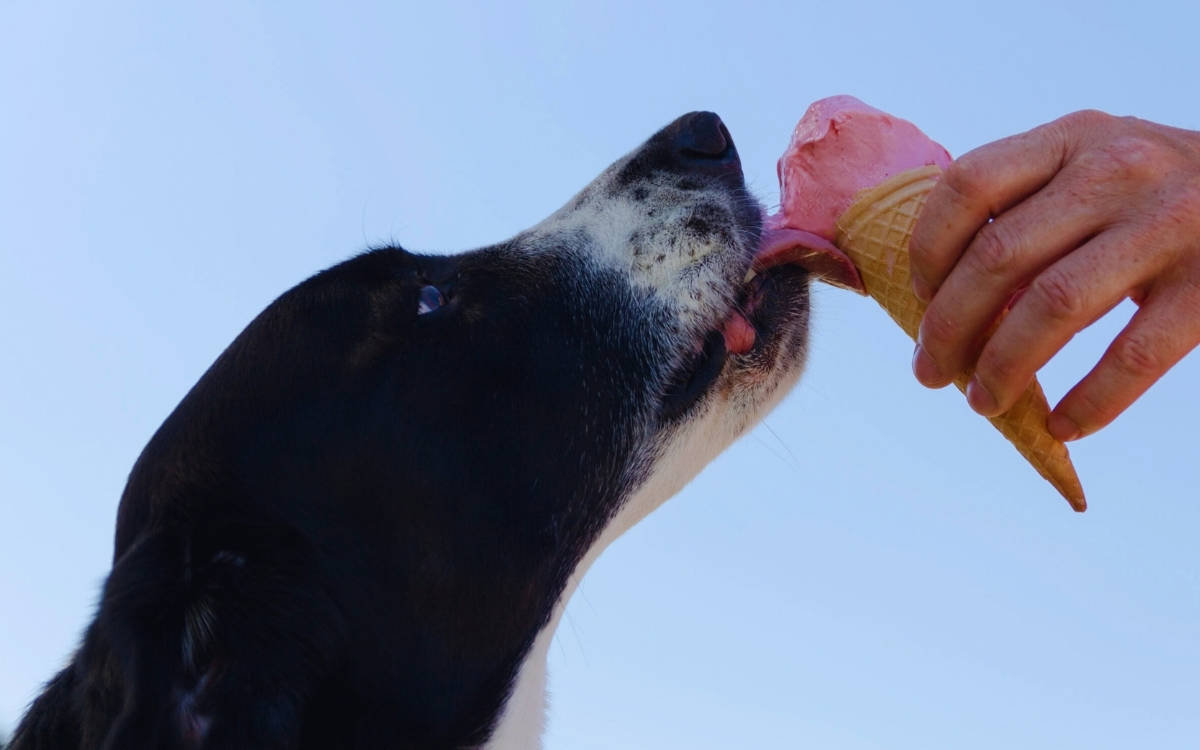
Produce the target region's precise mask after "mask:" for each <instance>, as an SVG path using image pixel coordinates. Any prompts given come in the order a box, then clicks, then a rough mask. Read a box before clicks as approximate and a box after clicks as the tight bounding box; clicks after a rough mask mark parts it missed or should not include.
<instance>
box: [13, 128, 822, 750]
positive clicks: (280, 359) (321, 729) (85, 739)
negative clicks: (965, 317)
mask: <svg viewBox="0 0 1200 750" xmlns="http://www.w3.org/2000/svg"><path fill="white" fill-rule="evenodd" d="M718 123H719V121H718ZM672 127H675V128H676V130H674V131H671V130H670V129H668V130H666V131H663V132H664V133H665V134H666V135H663V134H660V135H659V136H656V139H657V140H654V139H652V140H651V141H650V142H649V143H648V144H647V146H645V147H644V148H643V149H642V150H641V151H639V152H635V157H634V158H633V159H631V160H630V161H629V162H628V163H626V164H625V166H624V167H623V168H622V169H621V171H620V173H619V175H618V182H619V183H620V184H622V185H626V186H636V185H637V183H638V181H639V180H638V175H639V174H641V175H642V177H646V176H647V175H649V174H651V173H654V172H658V171H662V170H671V171H675V172H678V173H681V174H695V175H698V176H697V177H696V179H698V180H701V181H702V182H704V181H708V182H711V178H712V176H713V174H716V173H718V172H720V176H721V179H722V180H725V181H726V182H727V183H728V185H729V186H728V189H729V190H740V191H743V193H739V194H738V198H739V200H743V201H744V202H745V203H746V204H747V205H752V201H751V200H750V199H749V198H748V196H745V195H744V188H743V187H742V185H741V174H740V167H738V168H737V174H736V179H735V178H734V177H730V176H728V175H727V174H726V173H728V172H730V169H729V168H728V165H726V166H724V167H720V168H719V169H718V167H715V166H713V164H709V163H701V164H700V166H699V167H697V165H696V163H695V162H696V161H697V160H700V161H701V162H704V161H705V160H707V161H709V162H713V163H716V162H719V161H721V160H725V162H728V161H729V159H730V153H731V152H732V142H731V141H730V142H729V144H728V146H727V147H725V146H722V147H720V148H717V147H715V146H713V145H711V143H699V144H698V145H697V144H689V146H688V148H691V153H690V154H688V153H685V156H686V157H687V158H688V159H690V160H691V161H690V162H689V163H687V164H681V163H679V160H678V159H675V160H674V161H672V158H673V154H674V155H675V156H677V155H678V153H677V152H678V148H679V141H680V136H679V132H680V131H679V128H678V124H676V125H673V126H672ZM721 127H722V129H723V126H721ZM685 134H686V133H685ZM724 136H725V137H726V138H727V137H728V133H727V132H725V133H724ZM670 149H675V151H672V152H671V153H663V152H664V150H670ZM705 149H707V151H706V150H705ZM708 152H711V153H708ZM732 153H733V155H732V159H733V160H734V161H736V153H735V152H732ZM721 170H724V171H721ZM705 184H707V182H706V183H705ZM628 189H629V190H630V191H635V190H636V191H638V194H637V197H636V199H637V200H638V201H645V200H646V199H647V196H646V191H645V190H643V189H642V188H640V187H628ZM740 221H741V223H742V226H741V227H739V230H740V231H747V232H754V233H756V232H757V231H758V225H757V208H756V207H755V208H751V209H747V210H746V212H745V215H744V216H742V217H741V218H740ZM708 223H709V219H708V214H707V213H706V214H704V216H703V217H701V216H697V218H696V220H695V223H694V224H693V225H691V226H689V228H688V231H689V232H707V231H710V230H711V231H718V229H719V230H720V231H726V229H723V228H720V227H717V228H711V227H708V226H707V224H708ZM718 223H719V222H718ZM587 244H588V241H587V239H586V238H580V237H567V238H560V240H559V242H558V243H551V244H550V245H547V244H545V242H544V240H543V241H542V242H541V244H539V246H537V247H528V246H525V245H524V244H522V241H521V240H520V238H518V239H517V240H514V241H513V242H510V243H505V244H502V245H498V246H495V247H491V248H485V249H483V250H478V251H475V252H471V253H467V254H463V255H459V256H453V257H439V256H423V255H414V254H410V253H408V252H406V251H404V250H402V249H399V248H384V249H379V250H375V251H372V252H369V253H366V254H364V255H361V256H359V257H356V258H354V259H352V260H349V261H347V262H344V263H342V264H340V265H338V266H335V267H333V268H331V269H329V270H327V271H324V272H322V273H320V274H318V275H316V276H314V277H313V278H311V279H309V280H307V281H305V282H304V283H302V284H300V285H298V286H297V287H295V288H294V289H292V290H291V291H289V292H287V293H286V294H284V295H283V296H281V297H280V298H279V299H278V300H276V301H275V302H274V303H273V304H271V305H270V306H269V307H268V308H267V309H266V310H265V311H264V312H263V313H262V314H261V315H259V317H258V318H257V319H256V320H254V321H253V322H252V323H251V324H250V325H249V326H248V327H247V328H246V330H245V331H244V332H243V333H242V334H241V335H240V336H238V338H237V339H236V340H235V341H234V342H233V343H232V344H231V345H230V347H229V348H228V349H227V350H226V351H225V352H224V353H223V354H222V355H221V356H220V357H219V358H218V359H217V361H216V362H215V363H214V364H213V365H212V367H211V368H210V369H209V370H208V372H207V373H205V374H204V376H203V377H202V378H201V379H200V381H199V382H198V383H197V384H196V385H195V387H194V388H193V389H192V390H191V392H190V393H188V395H187V396H186V397H185V398H184V399H183V401H182V402H181V403H180V404H179V406H178V407H177V408H176V409H175V411H174V412H173V413H172V414H171V415H170V416H169V417H168V418H167V420H166V421H165V422H164V423H163V425H162V426H161V427H160V428H159V430H158V431H157V433H156V434H155V435H154V436H153V438H152V439H151V440H150V442H149V444H148V445H147V446H146V448H145V450H144V451H143V453H142V455H141V457H140V458H139V459H138V461H137V463H136V465H135V466H134V468H133V471H132V473H131V475H130V478H129V482H128V485H127V486H126V489H125V492H124V494H123V496H122V498H121V505H120V510H119V514H118V522H117V530H116V541H115V550H114V561H113V568H112V572H111V574H110V575H109V577H108V579H107V582H106V584H105V586H104V591H103V595H102V598H101V603H100V605H99V609H98V612H97V614H96V618H95V620H94V621H93V623H92V624H91V626H90V627H89V628H88V630H87V632H86V634H85V637H84V639H83V643H82V646H81V647H80V649H79V651H78V652H77V654H76V655H75V658H74V659H73V661H72V662H71V664H70V666H68V667H67V668H66V669H64V670H63V671H62V672H61V673H60V674H59V675H58V676H56V677H55V678H54V679H53V680H52V681H51V682H50V683H49V684H48V685H47V687H46V689H45V691H44V693H43V694H42V695H41V697H39V698H38V699H37V701H36V702H35V703H34V704H33V706H32V707H31V709H30V711H29V713H28V714H27V716H26V717H25V718H24V720H23V722H22V723H21V725H20V726H19V728H18V729H17V732H16V735H15V736H14V738H13V745H12V747H11V748H10V750H48V749H51V748H53V749H60V750H76V749H80V750H83V749H87V750H91V749H92V748H100V749H102V750H126V749H127V748H138V749H139V750H141V749H144V750H155V749H161V750H167V749H176V748H195V749H199V748H257V749H259V750H270V749H275V748H278V749H280V750H282V749H284V748H322V749H328V748H383V747H387V748H455V747H470V746H473V745H477V744H479V743H481V742H483V741H485V740H486V739H487V738H488V736H489V734H490V732H491V730H492V727H493V725H494V723H495V721H496V719H497V716H498V714H499V712H500V711H501V709H502V702H503V701H504V699H505V697H506V696H507V694H508V691H509V687H510V684H511V682H512V680H513V679H514V675H515V673H516V670H517V668H518V666H519V664H520V662H521V660H522V658H523V657H524V655H525V654H526V653H527V651H528V650H529V647H530V644H531V642H532V640H533V638H534V636H535V635H536V634H537V632H538V631H539V629H541V627H542V626H543V625H545V623H546V622H547V620H548V618H549V617H550V613H551V608H552V607H553V605H554V603H555V601H556V600H557V599H558V596H559V594H560V593H561V592H562V590H563V587H564V585H565V583H566V580H567V577H568V576H569V575H570V573H571V571H572V570H573V569H574V567H575V565H576V564H577V563H578V561H579V559H580V557H581V556H582V555H583V553H584V551H585V550H586V549H587V548H588V546H589V545H590V544H591V543H592V542H593V541H594V539H595V538H596V536H597V534H598V533H599V532H600V530H601V529H602V528H603V527H604V525H605V523H606V522H607V521H608V520H609V519H610V517H611V516H612V515H613V514H614V513H615V512H616V510H617V509H618V504H619V502H620V501H621V499H622V498H624V497H625V496H626V495H627V494H628V491H629V489H630V488H631V487H633V486H635V485H637V484H638V483H639V482H640V481H641V480H642V479H643V478H644V474H645V472H646V470H647V466H648V463H649V461H650V460H651V459H652V458H653V457H652V456H647V455H646V453H645V450H644V448H645V446H646V445H647V444H649V438H650V437H651V436H652V435H653V434H655V432H656V431H658V430H660V429H661V428H662V425H663V424H664V423H666V422H668V421H670V420H675V419H678V418H679V416H680V415H681V414H683V413H685V412H686V410H687V409H688V408H689V406H690V405H691V404H692V403H694V401H695V400H696V399H698V398H700V396H701V395H702V392H703V390H704V388H705V387H707V385H708V384H709V383H711V382H712V379H713V378H715V377H716V373H718V372H719V371H720V369H721V364H722V362H723V356H724V353H723V349H722V348H721V344H720V341H719V337H718V340H716V341H714V340H713V339H712V337H711V335H710V336H709V344H708V346H707V347H705V348H704V349H703V351H702V355H703V356H701V357H700V360H701V361H699V362H697V361H696V360H695V357H696V355H695V354H694V352H693V351H692V349H697V350H699V342H696V345H695V346H694V347H693V346H684V347H681V346H680V345H679V342H678V338H679V335H680V333H679V323H678V320H677V317H676V315H675V314H674V312H673V311H672V310H671V309H669V307H668V306H667V305H665V304H664V303H663V301H662V298H661V297H659V296H656V295H655V294H654V293H653V290H648V289H644V288H639V287H638V286H637V285H636V284H631V283H630V280H629V278H628V276H627V275H626V274H624V273H621V272H619V271H616V270H613V269H612V268H608V267H605V266H603V265H601V264H596V263H594V262H592V260H591V258H590V257H589V253H588V246H587ZM745 261H746V262H747V263H748V258H746V259H745ZM744 270H745V265H744V264H743V265H742V267H741V268H740V270H738V271H736V272H737V273H744ZM731 273H732V271H731ZM795 283H796V287H797V291H796V295H800V294H802V292H803V289H802V287H804V288H806V287H805V286H804V285H805V284H806V278H804V277H803V275H802V274H801V275H800V276H799V277H797V280H796V282H795ZM430 285H432V286H434V287H436V288H437V289H438V290H439V291H440V292H441V294H442V297H443V299H444V300H445V304H444V305H443V306H441V307H440V308H437V309H436V310H433V311H432V312H429V313H427V314H421V315H418V295H419V293H420V290H421V289H422V288H423V287H425V286H430ZM689 363H690V364H689ZM680 367H683V368H684V369H683V370H682V371H681V370H680V369H679V368H680ZM688 367H692V368H693V369H692V370H688V369H687V368H688ZM705 368H707V369H705ZM697 378H701V379H702V380H701V381H698V380H697ZM698 382H699V385H698V386H697V383H698ZM681 383H682V385H680V384H681Z"/></svg>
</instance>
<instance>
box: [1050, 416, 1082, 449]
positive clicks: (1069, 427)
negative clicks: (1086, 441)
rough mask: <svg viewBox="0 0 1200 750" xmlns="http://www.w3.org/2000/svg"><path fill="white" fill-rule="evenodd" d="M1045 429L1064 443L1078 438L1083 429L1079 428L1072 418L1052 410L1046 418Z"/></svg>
mask: <svg viewBox="0 0 1200 750" xmlns="http://www.w3.org/2000/svg"><path fill="white" fill-rule="evenodd" d="M1046 429H1047V430H1049V431H1050V434H1051V435H1053V436H1054V437H1055V438H1056V439H1058V440H1061V441H1063V442H1064V443H1066V442H1069V441H1071V440H1078V439H1079V438H1080V437H1081V436H1082V435H1083V430H1081V429H1079V425H1077V424H1075V422H1074V420H1072V419H1071V418H1070V417H1065V416H1063V415H1062V414H1059V413H1058V412H1052V413H1051V414H1050V416H1049V417H1048V418H1047V419H1046Z"/></svg>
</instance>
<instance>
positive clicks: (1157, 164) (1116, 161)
mask: <svg viewBox="0 0 1200 750" xmlns="http://www.w3.org/2000/svg"><path fill="white" fill-rule="evenodd" d="M1095 159H1096V162H1097V164H1096V167H1097V168H1099V169H1100V170H1102V171H1103V172H1104V173H1105V174H1108V175H1109V176H1110V177H1115V178H1118V179H1122V180H1129V181H1135V182H1151V181H1155V180H1157V179H1159V178H1161V176H1162V172H1163V170H1164V169H1166V167H1167V165H1168V163H1169V162H1170V160H1171V156H1170V154H1169V153H1168V151H1167V148H1166V147H1165V146H1164V145H1163V144H1162V143H1160V142H1158V141H1157V140H1155V139H1154V138H1151V137H1148V136H1147V135H1145V134H1140V133H1138V134H1128V135H1122V136H1119V137H1117V138H1114V139H1112V140H1111V141H1109V142H1108V143H1106V144H1105V145H1103V146H1101V147H1100V148H1099V149H1097V150H1096V152H1095Z"/></svg>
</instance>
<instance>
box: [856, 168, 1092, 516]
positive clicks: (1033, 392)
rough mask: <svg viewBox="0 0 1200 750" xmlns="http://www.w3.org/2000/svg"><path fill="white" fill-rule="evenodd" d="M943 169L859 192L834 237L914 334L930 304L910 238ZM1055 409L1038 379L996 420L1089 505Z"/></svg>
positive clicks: (1071, 495)
mask: <svg viewBox="0 0 1200 750" xmlns="http://www.w3.org/2000/svg"><path fill="white" fill-rule="evenodd" d="M940 175H941V170H940V169H938V168H937V167H934V166H930V167H921V168H920V169H914V170H911V171H908V172H905V173H903V174H899V175H896V176H895V177H892V178H891V179H889V180H886V181H885V182H883V183H881V184H880V185H877V186H876V187H874V188H869V189H867V190H864V191H862V192H861V193H859V194H858V195H857V196H855V201H854V204H853V205H851V206H850V208H848V209H846V212H845V213H843V214H842V215H841V216H840V217H839V218H838V220H837V238H836V240H835V244H836V245H837V246H838V247H839V248H841V250H842V252H844V253H846V254H847V255H848V256H850V260H852V261H853V262H854V265H855V266H857V267H858V272H859V274H861V275H862V279H863V282H864V284H865V285H866V288H867V293H868V294H870V295H871V297H873V298H874V299H875V301H876V302H878V303H879V304H880V305H881V306H882V307H883V309H884V310H887V312H888V314H889V315H891V316H892V319H893V320H895V321H896V322H897V323H899V324H900V327H901V328H903V329H904V330H905V332H907V333H908V335H909V336H910V337H911V338H912V339H913V340H916V338H917V329H918V328H919V327H920V325H921V316H922V315H924V314H925V304H924V303H923V302H921V301H920V300H919V299H917V296H916V295H915V294H913V291H912V284H911V283H910V282H909V266H908V243H909V240H910V239H911V238H912V230H913V226H914V225H915V224H916V221H917V215H918V214H919V213H920V212H921V208H922V207H924V205H925V199H926V198H927V197H928V195H929V191H930V189H931V188H932V187H933V185H934V183H935V182H937V180H938V177H939V176H940ZM970 376H971V373H970V372H967V373H964V374H963V375H961V376H960V377H959V378H958V379H957V380H955V385H957V386H958V388H959V390H961V391H964V392H965V391H966V387H967V382H968V380H969V379H970ZM1049 414H1050V405H1049V404H1048V403H1047V402H1046V396H1045V394H1044V393H1042V387H1041V385H1039V384H1038V382H1037V380H1036V379H1035V380H1034V381H1033V382H1032V383H1031V384H1030V386H1029V388H1027V389H1025V392H1024V393H1023V394H1021V398H1020V399H1019V400H1018V401H1017V403H1016V405H1015V406H1013V408H1011V409H1009V410H1008V411H1007V412H1005V413H1004V414H1001V415H1000V416H998V417H992V418H991V419H990V421H991V423H992V424H993V425H995V427H996V429H998V430H1000V432H1001V433H1003V434H1004V437H1006V438H1008V439H1009V441H1010V442H1012V444H1013V445H1014V446H1016V448H1017V450H1018V451H1020V452H1021V455H1022V456H1024V457H1025V459H1026V460H1027V461H1029V463H1031V464H1033V468H1035V469H1037V470H1038V473H1040V474H1041V475H1042V476H1043V477H1045V478H1046V479H1047V480H1048V481H1049V482H1050V484H1052V485H1054V487H1055V489H1057V490H1058V491H1059V492H1060V493H1062V496H1063V497H1065V498H1066V499H1067V502H1069V503H1070V504H1071V507H1072V508H1074V509H1075V510H1077V511H1083V510H1085V509H1086V508H1087V501H1086V500H1085V499H1084V496H1083V487H1082V486H1081V485H1080V483H1079V477H1078V475H1076V473H1075V467H1074V466H1073V465H1072V464H1071V456H1070V454H1069V453H1068V452H1067V446H1066V445H1064V444H1063V443H1062V442H1060V441H1058V440H1055V439H1054V437H1052V436H1051V435H1050V433H1049V432H1048V431H1047V430H1046V417H1047V416H1049Z"/></svg>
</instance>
